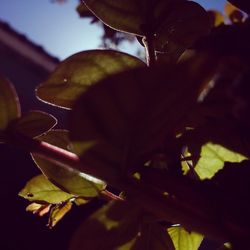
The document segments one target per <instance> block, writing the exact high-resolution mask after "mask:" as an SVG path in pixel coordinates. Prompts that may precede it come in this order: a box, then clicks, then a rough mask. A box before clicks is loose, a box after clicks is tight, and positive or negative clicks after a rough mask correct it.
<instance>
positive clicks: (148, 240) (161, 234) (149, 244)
mask: <svg viewBox="0 0 250 250" xmlns="http://www.w3.org/2000/svg"><path fill="white" fill-rule="evenodd" d="M128 249H131V250H152V249H157V250H175V248H174V245H173V243H172V240H171V238H170V236H169V234H168V233H167V230H166V229H165V228H164V227H163V226H161V225H160V224H158V223H150V224H145V225H143V226H142V227H141V230H140V233H139V234H138V235H137V237H136V238H135V242H133V246H132V247H131V248H128Z"/></svg>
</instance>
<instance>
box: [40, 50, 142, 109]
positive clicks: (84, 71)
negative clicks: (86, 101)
mask: <svg viewBox="0 0 250 250" xmlns="http://www.w3.org/2000/svg"><path fill="white" fill-rule="evenodd" d="M143 66H146V65H145V63H143V62H142V61H141V60H139V59H138V58H136V57H133V56H130V55H128V54H125V53H121V52H117V51H112V50H90V51H84V52H80V53H77V54H75V55H73V56H70V57H69V58H67V59H66V60H64V61H63V62H61V63H60V64H59V65H58V67H57V68H56V70H55V71H54V72H53V73H52V74H51V75H50V77H49V79H48V80H47V81H45V82H43V83H42V84H41V85H40V86H38V88H37V89H36V95H37V97H38V98H40V99H41V100H43V101H45V102H48V103H50V104H52V105H56V106H60V107H63V108H66V109H70V108H71V107H72V105H73V103H74V102H75V100H77V98H78V97H79V96H80V95H81V94H82V93H83V92H85V91H86V90H87V89H88V88H89V86H91V85H93V84H95V83H96V82H97V81H99V80H102V79H103V78H105V77H107V76H109V75H112V74H115V73H118V72H122V71H125V70H128V69H131V68H135V67H143Z"/></svg>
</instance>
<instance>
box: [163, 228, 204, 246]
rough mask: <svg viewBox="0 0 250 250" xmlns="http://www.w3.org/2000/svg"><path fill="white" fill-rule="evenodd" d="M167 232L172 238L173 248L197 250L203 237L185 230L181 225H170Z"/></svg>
mask: <svg viewBox="0 0 250 250" xmlns="http://www.w3.org/2000/svg"><path fill="white" fill-rule="evenodd" d="M168 233H169V235H170V237H171V238H172V241H173V243H174V246H175V250H198V249H199V247H200V244H201V242H202V240H203V238H204V237H203V236H202V235H200V234H198V233H195V232H188V231H186V230H185V229H184V228H183V227H181V226H174V227H170V228H169V229H168Z"/></svg>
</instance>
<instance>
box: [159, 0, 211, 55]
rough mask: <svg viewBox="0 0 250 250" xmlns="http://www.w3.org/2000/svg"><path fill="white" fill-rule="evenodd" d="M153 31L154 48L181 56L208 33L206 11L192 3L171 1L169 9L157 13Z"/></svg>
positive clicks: (208, 24) (208, 25)
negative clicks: (156, 24)
mask: <svg viewBox="0 0 250 250" xmlns="http://www.w3.org/2000/svg"><path fill="white" fill-rule="evenodd" d="M159 19H160V20H161V22H159V25H158V27H157V29H156V30H155V35H156V36H155V48H156V50H158V51H161V52H167V53H170V54H174V53H177V54H179V55H180V54H181V53H180V52H183V51H184V50H185V49H186V48H189V47H190V46H191V45H192V44H193V43H194V42H195V41H196V40H197V39H198V38H200V37H201V36H204V35H207V34H208V33H209V31H210V23H209V18H208V15H207V13H206V11H205V10H204V9H203V8H202V7H201V6H200V5H199V4H197V3H195V2H192V1H173V3H171V7H170V6H167V8H166V10H162V12H160V13H159Z"/></svg>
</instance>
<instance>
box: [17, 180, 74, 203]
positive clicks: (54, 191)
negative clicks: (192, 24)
mask: <svg viewBox="0 0 250 250" xmlns="http://www.w3.org/2000/svg"><path fill="white" fill-rule="evenodd" d="M18 195H19V196H21V197H23V198H25V199H27V200H29V201H35V202H47V203H50V204H59V203H61V202H64V201H66V200H69V199H70V198H73V197H74V196H73V195H72V194H69V193H66V192H64V191H62V190H61V189H59V188H58V187H56V186H55V185H54V184H52V183H51V182H50V181H49V180H48V179H47V178H46V177H45V176H44V175H38V176H36V177H34V178H32V179H31V180H30V181H28V182H27V184H26V185H25V187H24V188H23V189H22V190H21V191H20V192H19V194H18Z"/></svg>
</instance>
